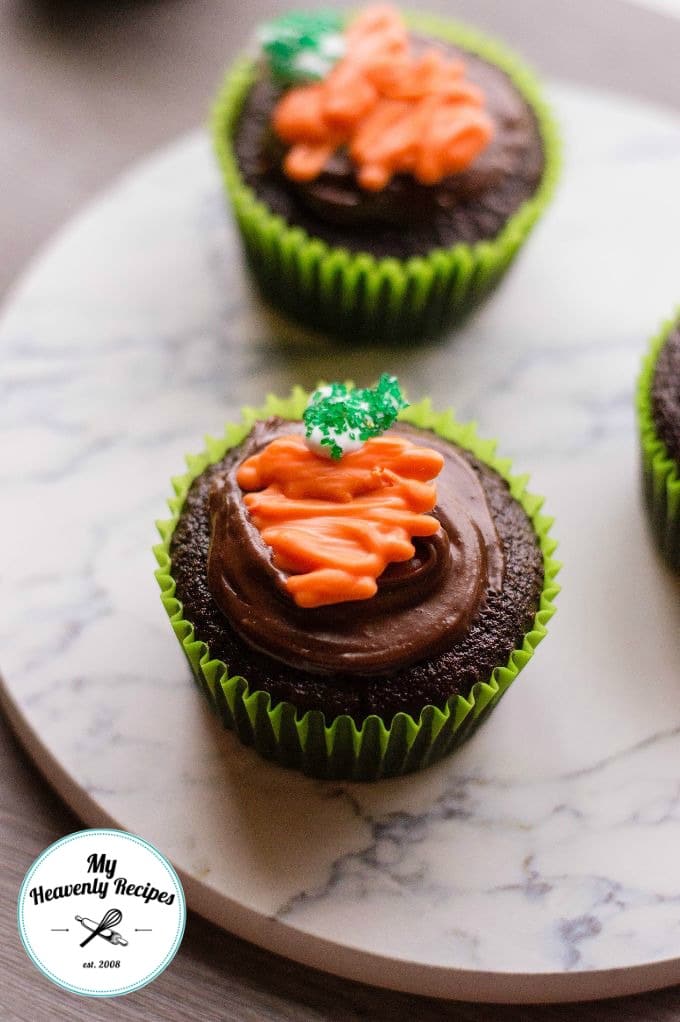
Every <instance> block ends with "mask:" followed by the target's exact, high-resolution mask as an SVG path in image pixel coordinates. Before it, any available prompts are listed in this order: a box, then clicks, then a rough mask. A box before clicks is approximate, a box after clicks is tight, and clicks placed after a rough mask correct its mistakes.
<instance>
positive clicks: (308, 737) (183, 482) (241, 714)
mask: <svg viewBox="0 0 680 1022" xmlns="http://www.w3.org/2000/svg"><path fill="white" fill-rule="evenodd" d="M308 396H309V395H308V394H306V393H305V392H304V391H303V390H301V389H300V388H295V389H294V390H293V392H292V394H291V396H290V397H289V398H286V399H281V398H277V397H274V396H270V397H269V398H268V399H267V402H266V404H265V406H264V407H263V408H261V409H259V410H257V411H256V410H253V409H250V408H249V409H245V410H244V413H243V419H242V421H241V423H240V424H238V425H237V424H231V425H228V426H227V428H226V431H225V434H224V436H223V437H221V438H218V439H216V438H213V437H210V438H208V439H207V447H206V450H205V451H204V452H203V453H202V454H199V455H195V456H189V457H188V458H187V465H188V468H189V470H188V472H187V473H186V474H185V475H182V476H179V477H177V478H175V479H173V486H174V490H175V496H174V497H173V498H172V499H171V500H170V501H169V506H170V510H171V512H172V517H171V518H170V520H168V521H163V522H159V523H158V529H159V532H160V534H161V537H162V542H161V543H160V544H159V545H158V546H156V547H155V548H154V553H155V555H156V559H157V561H158V564H159V568H158V570H157V571H156V578H157V579H158V583H159V585H160V588H161V598H162V601H163V604H164V606H165V609H166V611H167V613H168V616H169V618H170V621H171V623H172V627H173V629H174V631H175V635H176V636H177V638H178V639H179V641H180V643H181V645H182V648H183V650H184V652H185V654H186V656H187V659H188V661H189V664H190V666H191V670H192V672H193V674H194V677H195V679H196V681H197V682H198V684H199V686H200V688H201V689H202V691H203V692H204V694H205V696H206V698H207V699H208V702H209V703H210V705H211V707H212V708H213V710H215V711H216V712H217V714H218V715H219V716H220V718H221V719H222V722H223V723H224V725H225V727H228V728H231V729H233V730H234V731H236V733H237V734H238V736H239V738H240V739H241V741H242V742H244V743H245V744H247V745H253V746H254V747H255V748H256V749H257V751H258V752H259V753H261V755H263V756H265V757H266V758H267V759H272V760H275V761H276V762H278V763H281V764H283V765H284V766H289V767H296V768H298V769H300V770H303V771H304V772H305V773H306V774H310V775H312V776H314V777H322V778H343V779H352V780H366V781H368V780H375V779H377V778H379V777H394V776H396V775H399V774H405V773H408V772H410V771H413V770H419V769H421V768H422V767H425V766H427V765H428V764H430V763H432V762H434V761H435V760H437V759H439V758H440V757H442V756H445V755H447V754H448V753H450V752H452V751H453V750H454V749H456V748H457V747H458V746H459V745H461V743H462V742H464V741H465V739H466V738H468V737H469V736H470V734H472V732H473V731H474V729H475V728H476V727H477V726H478V725H479V724H480V723H481V721H482V720H483V719H485V718H486V717H487V716H488V714H489V713H490V712H491V710H492V709H493V707H494V706H495V705H496V704H497V703H498V701H499V699H500V698H501V696H502V695H503V693H504V692H505V691H506V690H507V689H508V688H509V686H510V685H511V684H512V682H513V681H514V680H515V678H516V677H517V675H518V674H519V672H520V671H521V670H522V668H523V667H524V666H525V664H526V663H527V662H528V661H529V660H530V659H531V657H532V655H533V653H534V650H535V649H536V646H537V645H538V643H539V642H540V641H541V639H542V638H543V637H544V636H545V634H546V625H547V623H548V620H549V619H550V617H552V615H553V613H554V609H555V608H554V605H553V600H554V598H555V596H556V595H557V592H558V590H559V587H558V586H557V584H556V582H555V577H556V575H557V572H558V570H559V565H558V563H557V562H556V561H555V560H554V559H553V556H552V555H553V552H554V550H555V547H556V542H555V540H553V539H552V538H551V537H550V536H549V529H550V526H551V524H552V519H549V518H546V517H545V516H544V515H542V514H541V513H540V508H541V505H542V503H543V502H542V499H541V498H540V497H536V496H533V495H531V494H529V493H527V491H526V488H525V484H526V477H519V476H512V475H510V471H509V470H510V464H509V462H508V461H507V460H506V459H501V458H498V457H497V456H496V455H495V453H494V451H495V444H494V443H493V442H492V441H488V440H482V439H480V438H479V437H478V436H477V434H476V430H475V426H474V424H464V425H463V424H460V423H458V422H456V421H455V419H454V418H453V416H452V415H451V413H450V412H444V413H436V412H434V411H433V410H432V409H431V407H430V403H429V401H423V402H422V403H420V404H418V405H413V406H411V407H409V408H408V409H406V411H405V412H403V413H402V415H401V416H400V418H401V419H402V420H403V421H405V422H410V423H412V424H413V425H414V426H418V427H421V428H423V429H430V430H433V431H434V432H436V433H438V434H439V436H441V437H444V438H445V439H447V440H452V441H453V442H455V443H457V444H459V445H460V446H461V447H464V448H466V449H467V450H469V451H471V452H472V453H473V454H474V455H475V456H476V457H477V458H479V459H480V460H481V461H483V462H485V463H486V464H487V465H489V466H490V467H491V468H493V469H495V470H496V471H497V472H498V473H499V474H500V475H501V476H503V478H504V479H506V480H507V482H508V483H509V486H510V491H511V493H512V495H513V496H514V497H515V499H516V500H518V501H519V503H520V504H521V505H522V507H523V508H524V510H525V511H526V513H527V515H528V516H529V518H530V519H531V522H532V524H533V527H534V530H535V532H536V535H537V537H538V539H539V542H540V546H541V550H542V553H543V562H544V586H543V592H542V595H541V599H540V605H539V609H538V611H537V612H536V615H535V617H534V620H533V623H532V625H531V628H530V629H529V630H528V631H527V633H526V634H525V636H524V638H523V641H522V643H521V645H520V646H518V648H517V649H515V650H514V651H513V652H512V653H511V655H510V657H509V659H508V661H507V663H503V664H499V665H498V667H496V669H495V670H494V671H493V673H492V675H491V677H490V678H489V679H488V681H485V682H478V683H477V684H475V685H474V686H473V688H472V690H471V691H470V692H469V694H468V695H467V697H463V696H461V695H457V696H453V697H451V698H450V699H449V700H448V702H447V703H446V705H445V706H443V707H436V706H425V707H424V709H423V710H422V712H421V714H420V717H419V718H418V720H414V718H413V717H412V716H410V715H409V714H407V713H398V714H396V716H395V717H394V718H393V720H392V721H391V723H390V724H389V725H388V724H386V723H385V722H384V721H383V720H381V719H380V718H379V717H378V716H375V715H373V716H369V717H367V718H366V719H365V720H364V721H363V722H362V723H361V724H359V725H357V724H356V723H355V721H354V720H353V719H352V718H351V717H350V716H348V715H341V716H339V717H336V718H335V719H334V720H330V721H327V720H326V719H325V717H324V714H323V713H322V712H321V711H320V710H309V711H307V712H306V713H304V714H298V711H297V710H296V708H295V706H294V705H292V704H291V703H289V702H280V703H278V704H277V705H276V706H272V702H271V699H270V696H269V694H268V693H267V692H264V691H251V690H250V687H249V685H248V681H247V679H246V678H243V677H241V676H240V675H239V674H238V664H236V663H234V664H229V665H227V664H225V663H223V662H222V661H220V660H216V659H214V658H213V657H211V655H210V650H209V648H208V646H207V645H206V644H205V643H204V642H202V641H201V640H200V639H199V638H197V636H196V635H195V632H194V626H193V625H192V623H191V622H190V621H188V620H187V619H186V618H185V617H184V614H183V609H182V604H181V603H180V601H179V600H178V599H177V598H176V596H175V581H174V579H173V576H172V562H171V557H170V544H171V540H172V535H173V532H174V529H175V526H176V524H177V521H178V518H179V516H180V513H181V510H182V506H183V504H184V500H185V498H186V495H187V493H188V490H189V487H190V486H191V483H192V482H193V480H194V479H195V478H196V477H197V476H199V475H200V474H201V472H203V470H204V469H205V468H206V467H207V466H208V465H210V464H213V463H214V462H217V461H220V460H221V459H222V458H223V457H224V455H225V453H226V452H227V450H229V448H231V447H234V446H236V445H237V444H239V443H240V442H241V441H242V440H243V439H244V438H245V436H246V435H247V433H248V432H249V430H250V428H251V426H252V424H253V423H254V422H255V421H256V420H257V419H264V418H267V417H269V416H271V415H280V416H282V417H283V418H287V419H300V418H301V416H302V412H303V410H304V408H305V405H306V403H307V399H308Z"/></svg>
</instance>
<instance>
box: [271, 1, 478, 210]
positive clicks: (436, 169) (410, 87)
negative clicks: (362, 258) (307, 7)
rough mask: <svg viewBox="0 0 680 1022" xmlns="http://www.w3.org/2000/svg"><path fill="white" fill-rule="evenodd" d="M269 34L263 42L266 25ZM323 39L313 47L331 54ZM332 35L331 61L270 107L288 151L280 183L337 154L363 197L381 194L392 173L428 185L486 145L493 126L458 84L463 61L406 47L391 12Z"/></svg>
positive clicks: (474, 89)
mask: <svg viewBox="0 0 680 1022" xmlns="http://www.w3.org/2000/svg"><path fill="white" fill-rule="evenodd" d="M269 31H270V39H271V38H272V36H275V32H276V30H275V26H272V27H270V30H269ZM284 31H285V29H284ZM324 39H327V36H324V33H323V32H321V33H319V38H318V45H319V48H320V49H321V50H322V51H323V52H324V53H327V52H328V51H329V50H331V51H332V47H329V46H328V44H326V46H325V47H324V45H323V44H324ZM331 39H333V40H337V42H336V44H335V45H336V47H337V50H338V51H339V53H338V60H337V62H336V63H334V64H333V66H332V67H331V68H330V70H328V71H327V72H325V73H322V74H320V75H319V76H318V77H319V80H318V81H313V82H310V83H306V84H302V85H296V86H294V87H293V88H291V89H289V90H288V91H287V92H285V93H284V95H283V96H282V97H281V99H279V101H278V102H277V104H276V106H275V108H274V112H273V117H272V126H273V129H274V131H275V133H276V135H277V136H278V138H279V139H281V141H282V142H283V143H284V144H285V145H287V146H289V148H288V151H287V152H286V155H285V157H284V160H283V171H284V173H285V174H286V175H287V176H288V177H290V178H292V179H293V180H295V181H313V180H315V179H316V178H318V177H319V175H320V174H321V173H322V171H323V170H324V168H325V167H326V165H327V164H329V162H330V161H331V160H332V158H333V156H334V155H335V154H336V153H338V152H339V151H343V152H344V153H345V154H346V156H347V158H348V159H349V160H350V162H351V165H352V167H353V170H354V175H355V178H356V182H357V184H358V186H359V188H361V189H363V190H365V191H369V192H375V191H381V190H382V189H384V188H385V187H386V186H387V185H388V184H389V182H390V181H391V180H392V178H393V177H394V176H395V175H396V174H399V173H401V174H406V175H410V176H412V177H413V178H414V179H415V180H416V181H419V182H420V183H421V184H423V185H433V184H438V183H439V182H440V181H441V180H443V178H445V177H448V176H449V175H450V174H457V173H460V172H461V171H463V170H467V168H468V167H469V166H470V165H471V164H472V163H473V162H474V160H475V159H476V158H477V156H478V155H479V154H480V153H481V152H482V151H483V150H484V149H486V148H487V146H488V145H489V142H490V141H491V139H492V137H493V134H494V122H493V120H492V119H491V117H490V116H489V114H488V113H487V112H486V110H485V109H484V106H485V95H484V90H483V89H482V88H480V87H479V86H477V85H474V84H473V83H472V82H470V81H468V80H466V78H465V64H464V62H463V61H462V60H460V59H458V58H456V57H452V56H450V55H448V54H447V53H446V52H445V51H443V50H442V49H441V48H439V47H435V46H434V45H427V44H426V45H416V44H415V43H413V42H412V41H411V39H410V38H409V34H408V31H407V28H406V24H405V22H404V20H403V18H402V17H401V15H400V14H399V13H398V12H397V11H396V10H395V9H394V8H392V7H389V6H386V5H385V6H383V5H375V6H371V7H368V8H366V9H365V10H364V11H362V12H361V13H360V14H358V15H357V16H356V17H354V18H352V19H351V20H350V21H349V24H348V25H347V26H346V27H345V29H344V32H343V34H342V35H341V36H338V35H337V34H336V33H335V32H332V33H331ZM338 44H339V45H338ZM270 45H271V44H270ZM305 53H306V54H308V53H309V49H308V48H307V49H306V51H305ZM299 63H300V62H299V61H298V66H299Z"/></svg>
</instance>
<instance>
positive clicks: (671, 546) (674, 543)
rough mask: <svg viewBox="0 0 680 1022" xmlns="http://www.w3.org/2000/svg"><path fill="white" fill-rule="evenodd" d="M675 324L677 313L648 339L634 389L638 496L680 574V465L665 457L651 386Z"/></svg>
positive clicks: (679, 318) (666, 552)
mask: <svg viewBox="0 0 680 1022" xmlns="http://www.w3.org/2000/svg"><path fill="white" fill-rule="evenodd" d="M679 323H680V312H679V313H678V314H676V316H675V317H674V318H673V319H670V320H668V321H667V322H666V323H664V325H663V326H662V328H661V330H660V331H659V333H658V334H657V335H656V336H655V337H654V338H653V339H652V342H651V344H650V347H649V351H648V352H647V354H646V355H645V357H644V359H643V362H642V371H641V373H640V377H639V379H638V388H637V418H638V429H639V437H640V453H641V466H642V492H643V496H644V500H645V504H646V506H647V511H648V517H649V521H650V524H651V526H652V532H653V534H654V537H655V539H656V542H657V545H658V547H659V549H660V550H661V552H662V554H663V555H664V557H665V558H666V560H667V561H668V563H669V564H670V566H671V567H672V568H674V569H675V570H676V571H680V465H679V464H678V462H677V461H675V460H674V459H673V458H672V457H671V455H670V454H669V453H668V449H667V448H666V445H665V443H664V442H663V440H662V439H661V437H660V436H659V434H658V433H657V430H656V424H655V422H654V413H653V408H652V385H653V383H654V373H655V371H656V363H657V361H658V358H659V355H660V353H661V349H662V348H663V346H664V344H665V343H666V341H667V340H668V337H669V335H670V333H671V332H672V330H673V329H674V328H675V327H676V326H677V325H678V324H679Z"/></svg>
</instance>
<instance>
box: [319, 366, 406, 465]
mask: <svg viewBox="0 0 680 1022" xmlns="http://www.w3.org/2000/svg"><path fill="white" fill-rule="evenodd" d="M402 408H408V401H405V400H404V398H403V396H402V393H401V390H400V388H399V382H398V380H397V378H396V376H390V375H389V374H388V373H383V374H382V376H381V377H380V379H379V380H378V383H377V386H375V387H373V388H370V387H365V388H362V389H359V388H357V387H348V386H346V385H345V384H344V383H329V384H328V385H327V386H325V387H319V389H318V390H315V391H314V393H313V394H312V396H311V397H310V399H309V404H308V405H307V408H306V409H305V411H304V413H303V415H302V420H303V422H304V424H305V437H306V438H307V440H308V441H310V446H311V447H312V449H314V448H316V449H317V450H319V451H320V452H324V453H327V454H330V456H331V458H341V457H342V456H343V454H348V453H349V452H350V451H352V450H357V449H358V448H359V447H361V445H362V444H363V443H364V442H365V441H366V440H368V439H369V438H370V437H373V436H380V434H381V433H384V432H385V430H386V429H389V428H390V426H391V425H392V423H393V422H394V420H395V419H396V417H397V416H398V414H399V412H400V411H401V409H402Z"/></svg>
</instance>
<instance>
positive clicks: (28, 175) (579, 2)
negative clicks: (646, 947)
mask: <svg viewBox="0 0 680 1022" xmlns="http://www.w3.org/2000/svg"><path fill="white" fill-rule="evenodd" d="M291 5H292V4H290V3H286V2H285V0H271V2H269V3H268V2H267V0H250V2H249V3H248V4H247V6H246V4H245V2H244V0H192V2H189V0H164V2H160V0H159V2H152V0H147V2H143V0H137V2H126V0H73V2H70V3H65V2H57V0H52V2H50V0H40V2H38V0H30V2H29V0H0V182H1V183H2V191H1V193H0V241H1V247H0V252H2V258H1V259H0V294H3V293H4V292H5V291H6V290H7V288H8V287H9V285H10V283H11V281H12V280H13V279H14V278H15V277H16V276H17V274H18V273H19V271H20V270H21V268H22V267H23V266H24V264H25V263H26V261H27V260H28V258H29V256H30V255H31V254H32V253H33V251H34V250H35V249H36V248H37V247H38V246H39V245H40V243H41V242H43V241H44V240H45V239H46V238H47V237H48V236H49V235H50V234H51V233H53V231H54V230H55V229H56V228H57V227H58V226H59V225H60V224H62V223H64V222H66V221H67V220H68V219H69V218H70V216H71V215H72V214H73V213H74V212H75V211H76V209H77V208H78V207H79V206H81V205H82V204H83V202H84V201H86V200H87V199H88V198H90V197H91V196H92V195H93V194H94V193H95V192H96V191H98V190H99V189H100V188H102V187H103V186H104V185H105V184H106V183H107V182H109V181H110V180H111V179H112V178H113V177H115V175H116V174H117V173H118V172H119V171H120V170H122V169H123V168H124V167H126V166H128V165H129V164H131V163H133V162H134V161H135V160H136V159H138V158H139V157H140V156H141V155H143V154H144V153H146V152H149V151H151V150H152V149H154V148H156V147H157V146H158V145H160V144H162V143H163V142H166V141H169V140H170V139H171V138H173V137H174V136H176V135H178V134H180V133H182V132H183V131H185V130H188V129H191V128H193V127H195V126H196V125H197V124H199V123H201V122H202V121H203V120H204V119H205V116H206V111H207V110H208V108H209V104H210V99H211V96H212V95H213V93H214V90H215V87H216V84H217V82H218V80H219V76H220V73H221V71H222V68H223V67H224V65H225V63H226V62H227V61H228V59H229V57H230V56H231V55H232V54H233V53H234V52H235V51H236V50H237V49H238V48H239V46H241V45H242V44H243V42H244V41H245V39H246V38H247V35H248V32H249V29H250V27H251V26H252V25H253V24H254V23H255V22H256V21H257V20H258V18H261V17H262V16H263V14H264V13H265V12H268V13H269V12H271V11H275V10H282V9H284V8H285V7H287V6H291ZM427 7H428V8H429V9H432V10H435V11H436V10H439V11H441V12H447V13H454V14H455V15H456V16H460V17H461V18H466V17H467V18H468V19H469V20H472V21H475V22H476V23H477V24H479V25H480V26H482V27H487V28H493V29H494V30H495V31H497V32H498V33H499V34H502V35H504V36H505V37H506V39H507V40H508V41H509V42H512V43H514V44H515V45H516V46H517V47H518V48H520V49H521V50H523V52H524V53H525V54H526V55H527V56H528V57H529V58H531V59H532V60H533V62H534V63H535V64H536V65H537V66H538V67H539V68H540V69H541V70H543V71H547V72H549V73H550V74H552V75H554V76H557V77H561V78H570V79H573V80H577V81H584V82H588V83H591V84H595V85H604V86H606V87H610V88H617V89H618V90H619V91H624V92H628V93H629V94H632V95H637V96H639V97H644V98H648V99H651V100H654V101H658V102H664V103H666V104H671V105H675V106H676V107H677V108H678V109H679V110H680V76H679V75H678V74H677V70H676V69H677V59H678V54H679V53H680V22H671V21H667V20H665V19H664V18H663V16H662V15H658V14H655V13H653V12H649V11H645V10H642V9H634V8H626V7H625V5H624V4H623V3H622V2H621V0H458V2H456V4H455V7H454V6H453V5H451V4H447V3H446V2H443V0H439V2H438V0H433V2H429V0H428V3H427ZM39 626H40V623H39V622H36V627H37V628H39ZM1 663H2V651H0V664H1ZM0 778H2V780H1V781H0V842H1V846H0V865H1V869H0V923H1V927H2V930H1V932H2V939H1V940H0V1020H2V1022H47V1020H50V1022H51V1020H64V1022H71V1020H73V1022H76V1020H77V1022H81V1020H83V1022H85V1020H88V1022H89V1020H92V1022H99V1020H101V1022H104V1020H106V1019H108V1018H109V1017H110V1016H111V1012H112V1011H115V1014H116V1017H117V1018H118V1019H121V1020H123V1022H126V1020H130V1022H132V1020H141V1019H144V1020H155V1019H159V1020H160V1019H164V1020H168V1022H175V1020H183V1019H197V1020H201V1022H203V1020H211V1022H212V1020H224V1022H232V1020H233V1022H266V1020H272V1022H273V1020H276V1022H283V1020H286V1022H288V1020H290V1022H320V1020H333V1022H335V1020H337V1022H350V1020H352V1022H356V1020H360V1019H364V1020H366V1019H370V1020H376V1022H380V1020H386V1022H387V1020H391V1022H392V1020H395V1022H396V1020H401V1019H416V1020H418V1022H421V1020H422V1022H434V1020H440V1019H451V1018H455V1019H458V1020H460V1022H492V1020H493V1022H557V1020H560V1022H577V1020H578V1022H615V1020H616V1022H619V1020H628V1022H680V988H675V989H673V990H668V991H661V992H658V993H653V994H648V995H643V996H640V997H635V998H626V999H621V1000H615V1001H607V1002H601V1003H599V1004H595V1005H558V1006H548V1007H508V1008H503V1007H485V1006H479V1005H468V1004H450V1003H448V1004H447V1003H443V1002H437V1001H432V1000H427V999H424V998H417V997H410V996H407V995H402V994H396V993H390V992H387V991H381V990H375V989H372V988H369V987H365V986H361V985H359V984H355V983H350V982H347V981H344V980H339V979H335V978H333V977H330V976H327V975H325V974H323V973H319V972H316V971H314V970H311V969H307V968H302V967H301V966H298V965H295V964H293V963H290V962H287V961H285V960H284V959H281V958H277V957H275V956H273V955H271V954H269V953H267V952H265V951H261V950H259V949H258V948H255V947H253V946H252V945H249V944H246V943H245V942H243V941H241V940H238V939H236V938H234V937H231V936H230V935H228V934H226V933H223V932H222V931H220V930H218V929H216V928H215V927H213V926H211V925H210V924H208V923H206V922H205V921H203V920H202V919H199V918H197V917H195V916H192V915H190V917H189V920H188V924H187V931H186V937H185V940H184V943H183V945H182V948H181V949H180V952H179V954H178V956H177V958H176V959H175V961H174V963H173V964H172V965H171V967H170V968H169V969H168V970H167V972H165V973H164V974H163V975H162V976H161V977H160V978H159V979H158V980H157V981H156V982H154V983H153V984H152V985H151V986H150V987H148V988H147V989H145V990H142V991H139V992H138V993H136V994H131V995H130V996H128V997H123V998H118V999H117V1000H116V1001H115V1002H113V1001H109V1000H107V1001H95V1000H92V999H86V998H79V997H77V996H75V995H70V994H67V993H65V992H62V991H60V990H58V989H57V988H56V987H53V986H52V985H51V984H50V983H49V982H48V981H47V980H46V979H44V978H43V977H42V976H41V975H40V974H39V973H38V972H37V970H36V969H35V968H34V967H33V965H32V964H31V963H30V962H29V960H28V958H27V957H26V955H25V954H24V951H23V949H22V947H21V945H20V942H19V939H18V935H17V931H16V897H17V893H18V889H19V885H20V883H21V880H22V878H23V875H24V873H25V871H26V869H27V868H28V866H29V865H30V863H31V862H32V861H33V859H34V858H35V857H36V856H37V855H38V854H39V853H40V852H41V851H42V850H43V849H44V848H45V846H46V845H48V844H50V843H51V842H52V841H54V840H56V839H57V838H59V837H61V836H62V835H64V834H66V833H69V832H70V831H73V830H77V829H79V827H80V822H79V821H78V820H77V819H76V818H75V817H74V816H73V815H72V814H71V813H70V812H69V811H68V810H67V809H66V808H65V807H64V805H63V804H62V803H61V802H60V800H59V799H58V798H57V797H56V796H55V795H54V794H53V792H52V791H51V789H50V787H49V784H48V783H47V781H46V780H45V779H44V778H42V777H41V776H40V775H39V774H38V773H37V772H36V770H35V769H34V768H33V766H32V765H31V763H30V762H29V761H28V759H27V758H26V756H25V755H24V753H23V752H22V750H21V749H20V748H19V746H18V745H17V743H16V742H15V740H14V738H13V736H12V735H11V733H10V731H9V728H8V726H7V725H6V723H5V722H4V721H3V720H2V718H0Z"/></svg>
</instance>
